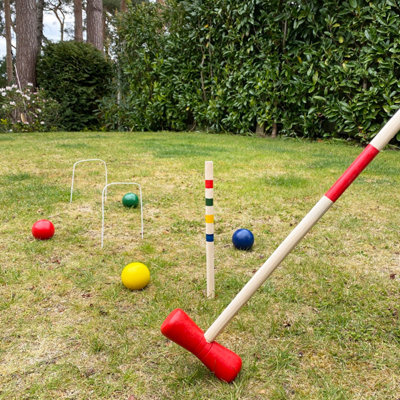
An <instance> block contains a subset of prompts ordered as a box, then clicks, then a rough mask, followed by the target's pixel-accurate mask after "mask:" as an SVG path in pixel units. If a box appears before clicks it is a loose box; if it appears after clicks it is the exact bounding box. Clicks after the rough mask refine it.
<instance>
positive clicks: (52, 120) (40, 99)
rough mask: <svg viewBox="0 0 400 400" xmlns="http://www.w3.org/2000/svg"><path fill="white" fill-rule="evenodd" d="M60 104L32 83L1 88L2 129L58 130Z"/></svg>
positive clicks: (28, 130) (24, 130)
mask: <svg viewBox="0 0 400 400" xmlns="http://www.w3.org/2000/svg"><path fill="white" fill-rule="evenodd" d="M59 111H60V105H59V104H58V103H57V101H55V100H53V99H51V98H49V97H48V96H47V94H46V93H45V92H44V91H43V90H39V91H37V92H32V85H29V84H28V86H27V87H26V88H25V89H24V90H20V89H18V87H17V85H12V86H6V87H4V88H0V130H1V131H3V132H46V131H52V130H57V128H58V124H59Z"/></svg>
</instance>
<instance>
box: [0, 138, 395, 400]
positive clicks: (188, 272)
mask: <svg viewBox="0 0 400 400" xmlns="http://www.w3.org/2000/svg"><path fill="white" fill-rule="evenodd" d="M360 151H361V149H360V148H358V147H354V146H350V145H346V144H343V143H318V142H315V143H310V142H304V141H297V140H284V139H277V140H270V139H261V138H248V137H238V136H228V135H210V134H200V133H135V134H133V133H93V132H87V133H49V134H12V135H11V134H10V135H0V221H1V224H0V399H7V400H10V399H18V400H20V399H90V400H93V399H118V400H121V399H130V400H133V399H135V400H150V399H212V400H218V399H221V400H225V399H268V400H278V399H304V400H310V399H318V400H320V399H329V400H332V399H379V400H382V399H393V400H397V399H398V398H400V361H399V360H400V322H399V314H400V243H399V226H400V153H399V152H396V151H389V150H386V151H384V152H382V154H380V155H378V157H377V158H376V159H375V160H374V161H373V162H372V164H371V165H370V166H369V167H368V168H367V170H366V171H364V172H363V174H362V175H361V176H360V177H359V178H358V180H356V181H355V182H354V184H353V185H352V186H351V187H350V188H349V189H348V190H347V191H346V193H345V194H344V195H343V196H342V198H341V199H339V200H338V202H337V203H336V204H335V205H334V206H333V207H332V208H331V210H330V211H329V212H328V213H327V214H326V215H325V216H324V217H323V218H322V220H321V221H320V222H319V223H318V224H317V225H316V226H315V227H314V228H313V230H312V231H311V232H310V233H309V234H308V236H306V238H305V239H304V240H303V241H302V242H301V243H300V244H299V246H298V247H297V248H296V249H295V250H294V251H293V252H292V253H291V254H290V255H289V256H288V257H287V258H286V260H285V261H284V262H283V263H282V265H281V266H280V267H279V268H278V269H277V270H276V271H275V273H274V274H273V275H272V276H271V278H270V279H269V280H268V281H267V282H266V283H265V284H264V285H263V286H262V287H261V288H260V289H259V291H258V292H257V293H256V294H255V295H254V296H253V297H252V298H251V300H250V301H249V303H248V304H247V305H246V306H245V307H244V308H243V309H242V310H241V311H240V312H239V314H238V315H237V316H236V317H235V319H234V320H233V321H232V322H231V323H230V324H229V325H228V326H227V328H226V330H225V331H224V332H223V333H222V334H221V335H220V336H219V337H218V339H217V340H218V342H220V343H221V344H222V345H224V346H226V347H228V348H229V349H231V350H233V351H234V352H236V353H237V354H239V355H240V356H241V357H242V359H243V367H242V371H241V373H240V374H239V376H238V378H237V379H236V380H235V381H234V383H233V384H226V383H224V382H220V381H219V380H217V379H216V378H215V377H214V376H213V375H212V374H211V373H210V372H209V371H208V370H207V369H206V368H205V367H204V366H203V364H201V363H200V362H199V361H198V360H197V359H196V358H195V357H194V356H193V355H192V354H190V353H189V352H187V351H186V350H184V349H182V348H181V347H179V346H178V345H176V344H174V343H172V342H170V341H169V340H168V339H166V338H165V337H164V336H162V335H161V333H160V326H161V324H162V322H163V321H164V319H165V317H166V316H167V315H168V314H169V312H170V311H171V310H172V309H174V308H177V307H180V308H182V309H184V310H185V311H186V312H187V313H188V314H189V315H190V317H191V318H192V319H193V320H194V321H195V322H196V323H197V324H198V325H199V326H200V327H201V328H202V329H204V330H205V329H207V328H208V327H209V325H210V324H211V323H212V322H213V321H214V320H215V318H216V317H217V316H218V315H219V313H220V312H221V311H222V310H223V309H224V307H225V306H226V305H227V304H228V303H229V302H230V301H231V299H232V298H233V297H234V296H235V295H236V293H237V292H238V291H239V290H240V289H241V288H242V287H243V285H244V284H245V283H246V282H247V281H248V279H249V278H250V277H251V276H252V275H253V274H254V272H255V270H257V269H258V267H259V266H261V265H262V264H263V263H264V261H265V260H266V259H267V258H268V256H269V255H270V254H271V253H272V251H273V250H275V248H276V247H277V246H278V245H279V243H280V242H281V241H282V240H283V239H284V238H285V237H286V235H287V234H288V233H289V232H290V231H291V230H292V229H293V227H294V226H295V225H296V224H297V223H298V222H299V221H300V219H301V218H302V217H303V216H304V215H305V214H306V213H307V212H308V211H309V210H310V209H311V207H312V206H314V204H315V203H316V202H317V201H318V200H319V199H320V197H321V196H322V195H323V194H324V193H325V192H326V190H327V189H329V187H330V186H331V185H332V184H333V183H334V182H335V181H336V179H337V178H338V177H339V176H340V175H341V174H342V172H343V171H344V170H345V169H346V168H347V166H348V165H349V164H350V163H351V162H352V161H353V159H354V158H355V157H356V156H357V155H358V154H359V153H360ZM84 158H102V159H104V160H105V161H106V162H107V166H108V178H109V182H121V181H122V182H123V181H134V182H138V183H140V184H141V185H142V189H143V201H144V239H143V240H142V239H141V238H140V213H139V210H138V209H126V208H124V207H123V206H122V204H121V198H122V196H123V194H125V193H126V192H127V191H130V190H132V189H131V188H130V187H118V186H112V187H110V189H109V193H108V201H107V207H106V218H105V225H106V226H105V237H104V248H103V249H101V248H100V228H101V189H102V186H103V182H104V169H103V166H102V165H101V164H99V163H97V164H96V163H88V164H86V165H84V164H83V165H79V166H78V167H77V170H76V180H75V188H76V191H75V192H74V200H73V202H72V204H69V190H70V184H71V174H72V165H73V163H74V162H75V161H77V160H79V159H84ZM205 160H212V161H214V182H215V184H214V187H215V189H214V205H215V229H216V234H215V249H216V250H215V251H216V258H215V265H216V294H217V296H216V298H215V299H213V300H208V299H206V296H205V291H206V280H205V238H204V236H205V223H204V161H205ZM41 218H48V219H50V220H52V221H53V223H54V225H55V227H56V233H55V235H54V237H53V238H52V239H51V240H49V241H37V240H35V239H34V238H33V237H32V235H31V227H32V224H33V223H34V222H35V221H36V220H38V219H41ZM240 227H242V228H248V229H251V230H252V232H253V233H254V236H255V245H254V247H253V249H252V251H250V252H241V251H237V250H234V249H233V247H232V244H231V236H232V234H233V232H234V231H235V230H236V229H237V228H240ZM133 261H141V262H144V263H145V264H146V265H147V266H148V267H149V269H150V271H151V282H150V284H149V285H148V286H147V287H146V288H145V289H144V290H142V291H136V292H131V291H129V290H127V289H125V288H124V287H123V286H122V284H121V281H120V273H121V271H122V268H123V267H124V266H125V265H126V264H128V263H130V262H133Z"/></svg>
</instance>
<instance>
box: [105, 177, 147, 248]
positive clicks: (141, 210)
mask: <svg viewBox="0 0 400 400" xmlns="http://www.w3.org/2000/svg"><path fill="white" fill-rule="evenodd" d="M111 185H134V186H137V187H138V188H139V198H140V222H141V236H142V239H143V201H142V188H141V186H140V184H139V183H136V182H111V183H108V184H106V186H104V188H103V192H102V194H101V248H103V245H104V201H105V200H107V199H105V196H104V193H107V187H108V186H111Z"/></svg>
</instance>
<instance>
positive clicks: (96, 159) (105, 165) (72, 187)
mask: <svg viewBox="0 0 400 400" xmlns="http://www.w3.org/2000/svg"><path fill="white" fill-rule="evenodd" d="M89 161H100V162H102V163H103V164H104V168H105V172H106V186H107V164H106V162H105V161H104V160H101V159H100V158H88V159H86V160H79V161H77V162H76V163H75V164H74V166H73V167H72V182H71V196H70V198H69V202H70V203H72V193H73V191H74V179H75V167H76V166H77V165H78V164H80V163H83V162H89ZM106 200H107V190H106Z"/></svg>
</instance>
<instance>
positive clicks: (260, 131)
mask: <svg viewBox="0 0 400 400" xmlns="http://www.w3.org/2000/svg"><path fill="white" fill-rule="evenodd" d="M256 135H257V136H262V137H265V127H264V124H259V123H258V122H257V125H256Z"/></svg>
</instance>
